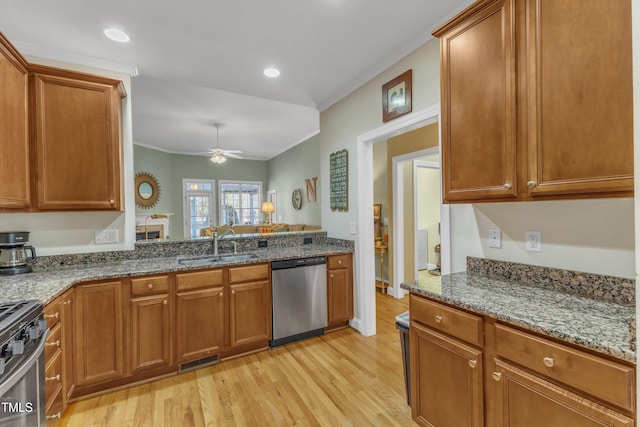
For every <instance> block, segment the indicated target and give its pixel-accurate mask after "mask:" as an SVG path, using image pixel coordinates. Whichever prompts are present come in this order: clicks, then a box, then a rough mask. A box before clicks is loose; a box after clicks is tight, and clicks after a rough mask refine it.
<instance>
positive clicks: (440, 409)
mask: <svg viewBox="0 0 640 427" xmlns="http://www.w3.org/2000/svg"><path fill="white" fill-rule="evenodd" d="M410 343H411V345H410V372H411V415H412V417H413V420H414V421H416V422H417V423H418V424H420V425H423V426H433V427H480V426H483V425H484V409H483V405H484V403H483V383H482V352H481V351H480V350H477V349H475V348H473V347H470V346H467V345H465V344H463V343H461V342H459V341H457V340H455V339H453V338H449V337H447V336H445V335H442V334H439V333H437V332H435V331H432V330H430V329H428V328H425V327H424V326H421V325H420V324H418V323H416V322H411V326H410ZM512 425H517V424H512ZM539 425H543V424H539Z"/></svg>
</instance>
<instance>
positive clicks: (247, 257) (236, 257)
mask: <svg viewBox="0 0 640 427" xmlns="http://www.w3.org/2000/svg"><path fill="white" fill-rule="evenodd" d="M254 259H258V255H256V254H251V253H247V254H222V255H200V256H197V257H185V258H178V264H185V265H198V264H216V263H223V262H237V261H251V260H254Z"/></svg>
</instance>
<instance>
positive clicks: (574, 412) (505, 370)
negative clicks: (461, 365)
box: [492, 360, 634, 427]
mask: <svg viewBox="0 0 640 427" xmlns="http://www.w3.org/2000/svg"><path fill="white" fill-rule="evenodd" d="M495 363H496V369H495V371H494V372H493V373H492V376H493V379H494V380H495V381H496V382H497V384H496V399H495V404H496V405H495V407H496V412H497V414H496V417H495V419H496V420H497V424H496V425H497V426H498V427H508V426H518V427H539V426H545V427H603V426H610V427H622V426H633V425H634V421H633V420H632V419H630V418H628V417H626V416H624V415H622V414H620V413H618V412H615V411H612V410H611V409H609V408H606V407H604V406H602V405H599V404H598V403H595V402H593V401H590V400H588V399H586V398H584V397H582V396H578V395H576V394H573V393H572V392H570V391H568V390H567V389H565V388H563V387H559V386H557V385H555V384H552V383H550V382H548V381H545V380H543V379H542V378H540V377H537V376H536V375H533V374H531V373H529V372H526V371H523V370H521V369H519V368H516V367H515V366H512V365H510V364H508V363H505V362H503V361H500V360H495Z"/></svg>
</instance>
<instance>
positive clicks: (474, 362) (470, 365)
mask: <svg viewBox="0 0 640 427" xmlns="http://www.w3.org/2000/svg"><path fill="white" fill-rule="evenodd" d="M477 364H478V361H477V360H469V367H470V368H475V367H476V365H477Z"/></svg>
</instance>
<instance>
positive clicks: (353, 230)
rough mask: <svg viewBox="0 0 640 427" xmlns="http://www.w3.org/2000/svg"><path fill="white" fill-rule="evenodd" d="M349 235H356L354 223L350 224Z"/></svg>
mask: <svg viewBox="0 0 640 427" xmlns="http://www.w3.org/2000/svg"><path fill="white" fill-rule="evenodd" d="M351 234H356V223H355V222H352V223H351Z"/></svg>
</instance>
